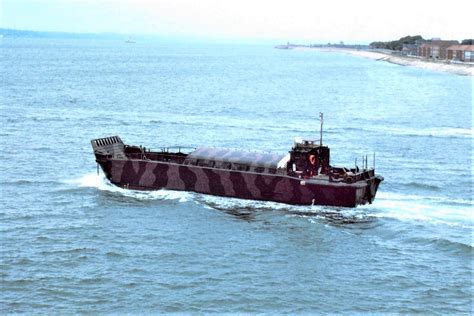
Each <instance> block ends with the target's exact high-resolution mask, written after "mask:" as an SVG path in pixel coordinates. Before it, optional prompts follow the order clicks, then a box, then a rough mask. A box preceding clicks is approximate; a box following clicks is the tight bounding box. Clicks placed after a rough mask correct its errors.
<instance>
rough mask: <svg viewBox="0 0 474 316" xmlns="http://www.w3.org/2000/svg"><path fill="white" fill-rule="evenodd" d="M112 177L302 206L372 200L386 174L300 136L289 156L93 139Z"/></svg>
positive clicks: (121, 182)
mask: <svg viewBox="0 0 474 316" xmlns="http://www.w3.org/2000/svg"><path fill="white" fill-rule="evenodd" d="M91 143H92V148H93V150H94V155H95V157H96V162H97V163H98V165H100V167H101V168H102V170H103V172H104V173H105V176H106V177H107V179H109V181H110V182H111V183H112V184H114V185H116V186H118V187H121V188H124V189H132V190H159V189H163V188H165V189H169V190H178V191H193V192H198V193H203V194H211V195H218V196H226V197H235V198H242V199H252V200H264V201H275V202H281V203H287V204H296V205H329V206H344V207H356V206H357V205H360V204H366V203H372V201H373V200H374V198H375V195H376V193H377V189H378V186H379V184H380V182H382V181H383V177H381V176H379V175H376V174H375V166H374V167H373V168H368V166H367V157H366V158H365V161H364V163H363V167H362V168H359V167H358V166H354V168H344V167H334V166H331V164H330V150H329V147H327V146H324V145H323V144H322V114H321V137H320V142H319V144H317V143H316V142H315V141H314V140H309V139H298V140H295V142H294V144H293V147H292V148H291V150H290V151H289V153H288V154H287V155H281V154H270V153H263V152H252V151H246V150H236V149H224V148H211V147H198V148H196V149H193V150H192V151H191V152H189V153H184V152H182V151H181V148H177V150H173V149H172V148H162V149H161V150H151V149H148V148H145V147H142V146H132V145H125V144H124V143H123V142H122V140H121V139H120V137H119V136H112V137H105V138H98V139H93V140H91Z"/></svg>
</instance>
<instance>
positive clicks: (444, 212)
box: [373, 192, 474, 228]
mask: <svg viewBox="0 0 474 316" xmlns="http://www.w3.org/2000/svg"><path fill="white" fill-rule="evenodd" d="M446 202H455V203H459V205H447V204H443V203H446ZM373 206H374V207H376V209H377V211H378V212H377V213H376V214H374V216H376V217H380V218H384V217H385V218H395V219H399V220H410V221H413V220H416V221H423V222H430V223H434V224H446V225H449V226H462V227H468V228H471V227H473V226H474V223H473V217H472V206H473V203H472V201H470V200H463V199H449V198H446V197H439V196H419V195H411V194H398V193H389V192H384V193H381V194H377V197H376V199H375V202H374V204H373Z"/></svg>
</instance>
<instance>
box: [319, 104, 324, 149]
mask: <svg viewBox="0 0 474 316" xmlns="http://www.w3.org/2000/svg"><path fill="white" fill-rule="evenodd" d="M323 115H324V114H323V112H319V120H320V122H321V128H320V135H319V147H322V146H323Z"/></svg>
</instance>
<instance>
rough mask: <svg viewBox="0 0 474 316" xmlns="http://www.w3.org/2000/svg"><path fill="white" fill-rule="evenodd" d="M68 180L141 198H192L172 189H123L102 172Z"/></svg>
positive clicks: (184, 200) (70, 182)
mask: <svg viewBox="0 0 474 316" xmlns="http://www.w3.org/2000/svg"><path fill="white" fill-rule="evenodd" d="M66 182H67V183H69V184H73V185H77V186H79V187H82V188H96V189H98V190H100V191H107V192H112V193H117V194H121V195H123V196H126V197H130V198H135V199H139V200H178V201H180V202H187V201H189V200H190V199H191V193H189V192H182V191H171V190H156V191H137V190H126V189H122V188H119V187H117V186H115V185H113V184H111V183H110V182H109V181H108V180H107V179H106V178H105V177H104V176H103V175H102V174H100V175H97V174H94V173H91V174H87V175H84V176H82V177H79V178H77V179H73V180H68V181H66Z"/></svg>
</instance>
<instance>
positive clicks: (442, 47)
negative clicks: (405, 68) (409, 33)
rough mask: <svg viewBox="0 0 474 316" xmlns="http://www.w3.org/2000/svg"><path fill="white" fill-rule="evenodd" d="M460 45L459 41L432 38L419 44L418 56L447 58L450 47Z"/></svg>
mask: <svg viewBox="0 0 474 316" xmlns="http://www.w3.org/2000/svg"><path fill="white" fill-rule="evenodd" d="M453 45H459V42H458V41H442V40H431V41H428V42H425V43H424V44H421V45H420V46H418V54H417V55H418V56H420V57H425V58H433V59H447V58H448V47H450V46H453Z"/></svg>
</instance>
